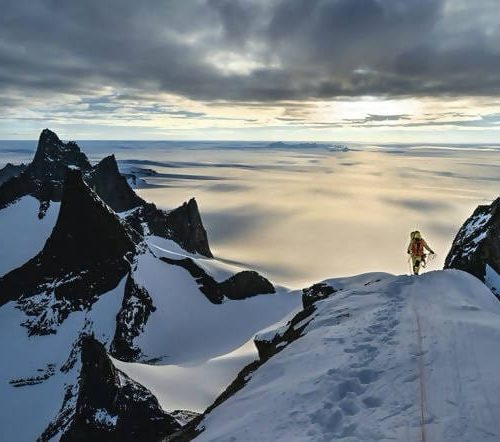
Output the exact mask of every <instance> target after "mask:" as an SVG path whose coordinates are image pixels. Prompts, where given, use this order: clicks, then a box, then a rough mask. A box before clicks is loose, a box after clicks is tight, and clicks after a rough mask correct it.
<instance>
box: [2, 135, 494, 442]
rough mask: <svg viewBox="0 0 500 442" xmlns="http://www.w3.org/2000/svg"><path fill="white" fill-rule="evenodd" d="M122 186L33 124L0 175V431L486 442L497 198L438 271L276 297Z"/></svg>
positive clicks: (490, 413) (31, 435) (196, 219)
mask: <svg viewBox="0 0 500 442" xmlns="http://www.w3.org/2000/svg"><path fill="white" fill-rule="evenodd" d="M128 172H129V171H128ZM128 172H127V174H128ZM9 173H10V172H9ZM130 181H131V178H130V176H129V175H127V176H123V175H122V174H121V173H120V171H119V169H118V165H117V161H116V159H115V157H114V156H109V157H106V158H104V159H103V160H102V161H100V162H99V163H98V164H96V165H92V164H91V163H90V162H89V160H88V159H87V157H86V155H85V154H84V153H83V152H81V151H80V148H79V147H78V145H77V144H76V143H74V142H69V143H63V142H62V141H61V140H59V138H58V137H57V135H56V134H54V133H53V132H51V131H49V130H47V129H46V130H44V131H43V132H42V134H41V136H40V140H39V143H38V148H37V151H36V153H35V157H34V159H33V161H32V163H30V164H29V165H27V166H26V167H22V168H18V169H14V170H12V176H11V177H10V178H9V179H7V180H6V181H5V182H4V183H3V184H2V185H0V247H1V250H2V251H6V252H3V254H2V259H1V260H0V354H1V355H2V363H1V364H0V406H1V409H2V413H0V440H2V441H4V440H5V441H8V442H11V441H30V440H40V441H48V440H63V441H74V440H77V441H79V440H81V441H87V440H102V441H114V440H116V441H118V440H119V441H126V440H143V441H148V440H151V441H153V440H154V441H156V440H164V441H167V440H168V441H173V440H175V441H187V440H192V439H194V438H195V439H196V440H200V441H214V442H215V441H217V442H226V441H237V442H240V441H259V442H261V441H299V440H300V441H330V440H337V439H338V440H345V441H373V440H415V439H416V440H429V441H430V440H436V441H454V442H455V441H474V442H475V441H497V440H500V424H498V422H497V421H498V419H496V416H497V415H499V412H500V399H499V398H500V380H498V379H500V378H499V377H498V376H496V371H497V365H498V358H497V357H496V356H495V355H496V354H497V353H498V351H497V349H498V342H499V338H500V304H499V303H498V301H497V300H496V298H495V296H494V295H493V293H492V290H493V291H495V289H496V287H498V285H495V283H494V281H495V278H496V277H497V272H498V271H499V270H500V266H499V264H498V263H500V255H499V253H498V251H499V248H498V244H499V239H500V238H499V233H498V214H497V212H498V205H499V203H498V200H497V201H495V202H494V203H493V204H492V205H491V206H480V207H479V208H478V209H477V210H476V212H474V214H473V216H472V217H471V218H470V219H469V220H467V221H466V223H465V224H464V226H463V227H462V228H461V229H460V232H459V233H458V235H457V238H456V240H455V242H454V244H453V247H452V249H451V251H450V254H449V256H448V259H447V263H446V265H447V267H450V268H455V269H453V270H444V271H438V272H431V273H428V274H424V275H422V276H419V277H410V276H394V275H389V274H385V273H370V274H365V275H359V276H354V277H350V278H336V279H329V280H326V281H323V282H320V283H317V284H314V285H312V286H311V287H309V288H306V289H304V290H302V291H291V290H288V289H286V288H284V287H279V286H276V285H274V284H273V283H272V282H270V281H268V280H267V279H266V278H264V277H263V276H261V275H259V274H258V273H256V272H253V271H251V270H247V269H239V268H235V267H232V266H229V265H227V264H224V263H222V262H221V261H219V260H217V259H215V258H214V257H213V256H212V253H211V251H210V247H209V243H208V238H207V233H206V231H205V229H204V227H203V223H202V219H201V216H200V213H199V210H198V206H197V204H196V201H195V200H194V199H192V200H190V201H189V202H186V203H184V204H182V205H181V206H180V207H179V208H177V209H174V210H172V211H168V212H167V211H163V210H161V209H158V208H157V207H156V206H155V205H154V204H151V203H148V202H146V201H144V200H143V199H142V198H140V197H139V196H138V195H137V194H136V193H135V192H134V191H133V189H132V188H131V187H130V186H129V182H130ZM456 269H458V270H456ZM460 270H465V271H466V272H468V273H470V274H468V273H466V272H463V271H460ZM472 275H474V276H472ZM477 278H479V279H477ZM481 281H484V282H486V285H485V284H483V282H481ZM487 286H488V287H490V288H491V289H492V290H490V289H489V288H488V287H487ZM207 407H208V408H207ZM199 412H202V414H201V415H199V416H198V413H199Z"/></svg>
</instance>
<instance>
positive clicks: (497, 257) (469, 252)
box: [445, 198, 500, 295]
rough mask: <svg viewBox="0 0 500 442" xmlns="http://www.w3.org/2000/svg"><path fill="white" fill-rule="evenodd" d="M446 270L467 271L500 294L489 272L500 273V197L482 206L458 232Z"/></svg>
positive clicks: (447, 260)
mask: <svg viewBox="0 0 500 442" xmlns="http://www.w3.org/2000/svg"><path fill="white" fill-rule="evenodd" d="M445 268H453V269H459V270H464V271H466V272H468V273H470V274H472V275H474V276H476V277H477V278H479V279H480V280H481V281H483V282H486V284H487V285H488V286H490V288H491V289H492V290H493V291H494V292H495V293H496V294H497V295H500V287H493V286H492V285H491V283H492V281H491V279H490V278H489V276H490V275H488V273H489V272H490V270H493V271H494V272H496V273H497V274H500V198H497V199H496V200H495V201H493V203H491V204H490V205H481V206H478V207H477V208H476V210H475V211H474V213H473V214H472V215H471V216H470V217H469V218H468V219H467V220H466V221H465V223H464V224H463V226H462V227H461V228H460V230H459V231H458V234H457V236H456V237H455V239H454V241H453V244H452V246H451V249H450V252H449V253H448V256H447V257H446V260H445Z"/></svg>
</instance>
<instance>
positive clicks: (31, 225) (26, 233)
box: [0, 196, 60, 276]
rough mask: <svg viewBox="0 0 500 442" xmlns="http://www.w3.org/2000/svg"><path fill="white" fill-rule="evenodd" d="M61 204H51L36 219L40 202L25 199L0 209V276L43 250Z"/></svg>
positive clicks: (34, 199) (31, 198)
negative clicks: (44, 212)
mask: <svg viewBox="0 0 500 442" xmlns="http://www.w3.org/2000/svg"><path fill="white" fill-rule="evenodd" d="M59 206H60V203H55V202H51V203H50V206H49V208H48V210H47V213H46V214H45V216H44V217H43V218H42V219H38V211H39V208H40V202H39V201H38V200H37V199H36V198H34V197H32V196H24V197H23V198H21V199H19V200H18V201H16V202H15V203H13V204H11V205H10V206H7V207H6V208H4V209H2V210H0V250H1V251H2V259H0V276H2V275H4V274H6V273H8V272H10V271H11V270H14V269H16V268H17V267H20V266H22V265H23V264H24V263H25V262H26V261H28V260H29V259H31V258H33V257H34V256H35V255H36V254H37V253H38V252H39V251H40V250H42V248H43V246H44V244H45V241H46V240H47V238H48V237H49V236H50V234H51V232H52V229H53V228H54V226H55V224H56V220H57V215H58V214H59Z"/></svg>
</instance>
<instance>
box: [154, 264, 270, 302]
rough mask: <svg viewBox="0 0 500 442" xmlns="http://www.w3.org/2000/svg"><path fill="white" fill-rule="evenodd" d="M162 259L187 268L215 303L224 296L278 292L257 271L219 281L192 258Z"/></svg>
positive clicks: (232, 297) (246, 296)
mask: <svg viewBox="0 0 500 442" xmlns="http://www.w3.org/2000/svg"><path fill="white" fill-rule="evenodd" d="M160 259H161V260H162V261H164V262H166V263H168V264H173V265H178V266H180V267H182V268H184V269H186V270H187V271H188V272H189V274H190V275H191V276H192V277H193V278H195V279H196V282H197V283H198V285H199V288H200V291H201V292H202V293H203V294H204V295H205V296H206V297H207V298H208V300H209V301H210V302H212V303H213V304H221V303H222V302H223V301H224V297H226V298H229V299H235V300H236V299H245V298H250V297H252V296H257V295H264V294H272V293H276V291H275V289H274V286H273V285H272V284H271V283H270V282H269V281H268V280H267V279H266V278H264V277H263V276H261V275H259V274H258V273H257V272H252V271H243V272H239V273H236V274H235V275H233V276H231V277H230V278H228V279H226V280H225V281H223V282H217V281H216V280H215V279H214V278H212V277H211V276H210V275H209V274H208V273H207V272H205V270H203V269H202V268H201V267H199V266H198V265H196V263H195V262H194V261H193V260H192V259H191V258H185V259H171V258H166V257H162V258H160Z"/></svg>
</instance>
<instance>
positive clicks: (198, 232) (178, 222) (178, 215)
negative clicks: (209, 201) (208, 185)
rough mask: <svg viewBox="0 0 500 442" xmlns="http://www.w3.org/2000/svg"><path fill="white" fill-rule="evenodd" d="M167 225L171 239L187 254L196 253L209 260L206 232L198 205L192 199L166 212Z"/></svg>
mask: <svg viewBox="0 0 500 442" xmlns="http://www.w3.org/2000/svg"><path fill="white" fill-rule="evenodd" d="M167 223H168V227H169V229H170V230H171V232H172V239H173V240H174V241H176V242H177V243H179V244H180V245H181V246H182V247H183V248H184V249H186V250H187V251H188V252H192V253H195V252H197V253H200V254H202V255H205V256H208V257H210V258H211V257H212V256H213V255H212V252H211V251H210V247H209V245H208V238H207V232H206V230H205V228H204V227H203V223H202V221H201V216H200V211H199V210H198V204H197V203H196V200H195V199H194V198H191V199H190V200H189V201H188V202H187V203H184V204H183V205H182V206H180V207H178V208H177V209H174V210H172V211H170V212H168V213H167Z"/></svg>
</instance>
